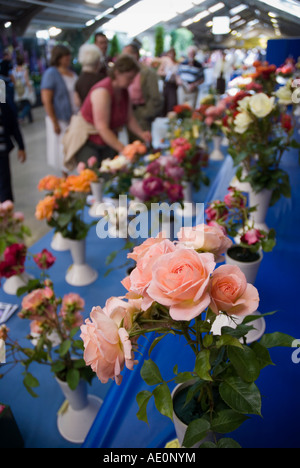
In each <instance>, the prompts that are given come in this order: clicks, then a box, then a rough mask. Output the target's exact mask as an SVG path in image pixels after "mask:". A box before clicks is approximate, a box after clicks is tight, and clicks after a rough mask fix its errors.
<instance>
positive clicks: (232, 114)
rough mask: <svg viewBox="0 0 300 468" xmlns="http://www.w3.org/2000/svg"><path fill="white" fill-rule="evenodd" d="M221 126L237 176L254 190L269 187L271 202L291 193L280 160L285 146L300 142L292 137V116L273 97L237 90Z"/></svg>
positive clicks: (286, 175) (295, 144)
mask: <svg viewBox="0 0 300 468" xmlns="http://www.w3.org/2000/svg"><path fill="white" fill-rule="evenodd" d="M228 103H229V100H228ZM223 130H224V133H225V135H226V136H227V138H228V140H229V147H228V152H229V154H230V155H231V156H232V158H233V162H234V165H235V166H237V167H238V170H237V177H238V179H239V180H241V181H242V182H249V183H250V185H251V187H252V189H253V190H254V192H256V193H258V192H261V191H262V190H264V189H268V190H271V191H272V199H271V205H273V204H275V203H276V202H277V201H278V200H279V198H280V197H281V196H282V195H283V196H285V197H290V193H291V188H290V181H289V176H288V174H287V173H286V172H285V171H284V170H283V169H282V168H281V167H280V163H281V159H282V156H283V154H284V152H285V151H286V150H288V149H289V148H292V147H293V148H300V145H299V144H298V143H297V142H296V141H295V140H294V139H293V133H294V123H293V121H292V118H291V116H290V115H288V114H287V113H286V110H285V108H284V107H282V106H281V105H280V104H279V103H278V100H277V99H276V97H275V96H269V95H267V94H265V93H262V92H260V93H255V94H250V93H246V92H240V93H239V94H238V95H237V96H235V97H234V99H233V100H232V102H231V104H229V106H228V108H227V115H226V118H225V119H223Z"/></svg>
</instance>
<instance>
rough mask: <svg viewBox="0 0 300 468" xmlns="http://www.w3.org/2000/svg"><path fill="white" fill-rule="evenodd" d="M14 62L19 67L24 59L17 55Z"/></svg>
mask: <svg viewBox="0 0 300 468" xmlns="http://www.w3.org/2000/svg"><path fill="white" fill-rule="evenodd" d="M16 63H17V65H18V66H19V67H21V66H22V65H24V59H23V57H22V56H21V55H18V56H17V58H16Z"/></svg>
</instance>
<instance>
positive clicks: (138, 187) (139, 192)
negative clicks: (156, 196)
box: [129, 180, 147, 201]
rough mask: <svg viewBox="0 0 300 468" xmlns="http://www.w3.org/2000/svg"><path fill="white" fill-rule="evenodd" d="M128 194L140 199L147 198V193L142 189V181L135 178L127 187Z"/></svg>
mask: <svg viewBox="0 0 300 468" xmlns="http://www.w3.org/2000/svg"><path fill="white" fill-rule="evenodd" d="M129 192H130V195H132V196H133V197H136V198H138V199H139V200H141V201H145V200H146V198H147V194H146V192H145V190H144V181H143V180H137V181H136V182H134V184H133V185H132V186H131V187H130V189H129Z"/></svg>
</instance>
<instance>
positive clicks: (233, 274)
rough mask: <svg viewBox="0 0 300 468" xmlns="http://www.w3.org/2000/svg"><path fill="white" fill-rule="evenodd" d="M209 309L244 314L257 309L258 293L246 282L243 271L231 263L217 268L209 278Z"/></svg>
mask: <svg viewBox="0 0 300 468" xmlns="http://www.w3.org/2000/svg"><path fill="white" fill-rule="evenodd" d="M210 294H211V298H212V301H211V304H210V308H211V310H212V311H213V312H214V313H215V314H216V315H219V313H220V312H226V313H227V314H228V315H236V316H242V317H243V316H246V315H251V314H253V313H254V312H256V311H257V308H258V305H259V295H258V291H257V289H256V288H255V287H254V286H253V285H252V284H248V283H247V280H246V277H245V275H244V273H243V272H242V271H241V270H240V269H239V268H238V267H237V266H233V265H222V266H220V267H219V268H217V269H216V270H215V271H214V273H213V275H212V279H211V291H210Z"/></svg>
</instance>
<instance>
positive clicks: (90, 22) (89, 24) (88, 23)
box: [85, 19, 95, 26]
mask: <svg viewBox="0 0 300 468" xmlns="http://www.w3.org/2000/svg"><path fill="white" fill-rule="evenodd" d="M94 23H95V20H94V19H90V20H88V21H87V22H86V23H85V25H86V26H92V24H94Z"/></svg>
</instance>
